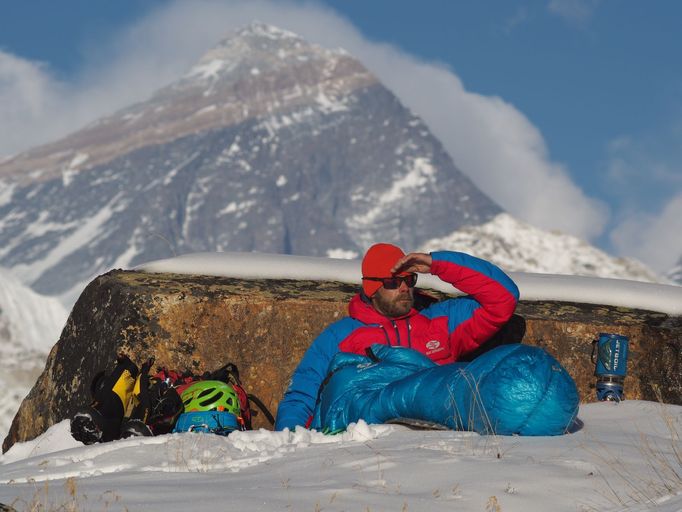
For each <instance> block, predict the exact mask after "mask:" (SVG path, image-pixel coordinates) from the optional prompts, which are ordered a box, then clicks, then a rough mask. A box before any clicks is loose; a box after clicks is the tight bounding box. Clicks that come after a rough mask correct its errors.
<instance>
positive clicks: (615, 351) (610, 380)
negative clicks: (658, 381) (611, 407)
mask: <svg viewBox="0 0 682 512" xmlns="http://www.w3.org/2000/svg"><path fill="white" fill-rule="evenodd" d="M595 356H596V357H595ZM592 362H593V363H595V369H594V374H595V376H596V377H597V400H613V401H616V402H620V401H621V400H622V399H623V383H624V381H625V374H626V372H627V363H628V338H627V337H626V336H622V335H620V334H611V333H607V332H602V333H599V337H598V338H597V339H596V340H594V341H593V342H592Z"/></svg>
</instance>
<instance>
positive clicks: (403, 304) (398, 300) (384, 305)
mask: <svg viewBox="0 0 682 512" xmlns="http://www.w3.org/2000/svg"><path fill="white" fill-rule="evenodd" d="M372 305H373V306H374V309H376V310H377V311H378V312H379V313H381V314H382V315H384V316H387V317H389V318H397V317H400V316H404V315H406V314H408V313H409V312H410V310H411V309H412V306H413V305H414V298H413V297H412V293H409V294H405V295H402V294H401V295H398V296H397V297H395V298H394V299H393V300H390V299H387V298H386V297H383V296H382V295H380V294H379V293H375V294H374V296H372Z"/></svg>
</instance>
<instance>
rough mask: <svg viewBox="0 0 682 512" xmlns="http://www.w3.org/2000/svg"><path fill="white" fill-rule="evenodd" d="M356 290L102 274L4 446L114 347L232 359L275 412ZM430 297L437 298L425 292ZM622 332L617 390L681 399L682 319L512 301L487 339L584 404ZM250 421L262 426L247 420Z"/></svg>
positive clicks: (58, 407)
mask: <svg viewBox="0 0 682 512" xmlns="http://www.w3.org/2000/svg"><path fill="white" fill-rule="evenodd" d="M356 291H357V286H355V285H351V284H347V283H340V282H330V281H301V280H285V279H261V280H249V279H236V278H227V277H207V276H189V275H181V274H168V273H147V272H141V271H120V270H117V271H112V272H109V273H107V274H104V275H102V276H100V277H98V278H96V279H95V280H94V281H93V282H91V283H90V284H89V285H88V287H87V288H86V289H85V291H84V292H83V293H82V295H81V296H80V298H79V299H78V302H77V303H76V305H75V306H74V308H73V311H72V312H71V316H70V317H69V319H68V321H67V324H66V326H65V328H64V330H63V332H62V335H61V337H60V339H59V341H58V343H57V344H56V345H55V346H54V347H53V349H52V351H51V352H50V355H49V358H48V361H47V364H46V367H45V370H44V371H43V373H42V375H41V376H40V377H39V379H38V381H37V382H36V384H35V386H34V387H33V389H32V390H31V392H30V393H29V395H28V396H27V397H26V398H25V399H24V401H23V403H22V405H21V407H20V409H19V411H18V412H17V414H16V416H15V418H14V421H13V423H12V427H11V429H10V431H9V434H8V436H7V438H6V439H5V441H4V443H3V451H6V450H7V449H9V447H10V446H12V445H13V444H14V443H15V442H19V441H25V440H29V439H32V438H34V437H36V436H38V435H40V434H41V433H42V432H44V431H45V430H46V429H47V428H48V427H50V426H51V425H53V424H54V423H56V422H59V421H61V420H63V419H65V418H69V417H71V416H72V415H73V413H74V412H75V411H76V409H77V408H79V407H81V406H83V405H86V404H88V403H89V401H90V391H89V386H90V382H91V380H92V378H93V376H94V375H95V374H96V373H97V372H98V371H100V370H102V369H105V368H110V367H111V366H112V364H113V362H114V360H115V358H116V354H117V353H119V352H125V353H127V354H128V355H129V356H130V357H131V358H132V359H133V360H134V361H136V362H137V363H138V364H140V363H142V362H143V361H145V360H146V359H148V358H149V357H150V356H153V357H154V358H155V360H156V365H157V366H166V367H169V368H174V369H178V370H184V369H188V370H192V371H194V372H203V371H205V370H212V369H216V368H219V367H220V366H222V365H224V364H225V363H227V362H233V363H235V364H236V365H237V366H238V367H239V369H240V372H241V377H242V380H243V382H244V385H245V387H246V388H247V390H248V391H249V392H250V393H253V394H255V395H256V396H258V397H259V398H260V399H261V400H262V401H263V402H264V403H265V404H266V405H267V406H268V408H270V410H271V411H273V413H274V412H275V411H276V410H277V404H278V402H279V399H280V398H281V396H282V394H283V392H284V389H285V388H286V386H287V382H288V380H289V378H290V376H291V373H292V372H293V370H294V368H295V367H296V364H297V363H298V361H299V360H300V358H301V356H302V355H303V353H304V351H305V350H306V349H307V348H308V346H309V345H310V343H311V341H312V340H313V339H314V337H315V336H316V335H317V334H318V333H319V332H321V331H322V329H324V327H325V326H326V325H328V324H329V323H330V322H332V321H334V320H336V319H338V318H340V317H342V316H344V315H345V314H346V304H347V302H348V300H349V299H350V298H351V296H352V295H353V294H354V293H356ZM435 293H436V295H442V294H439V293H437V292H435ZM600 332H615V333H620V334H624V335H626V336H629V337H630V341H631V345H630V348H631V354H630V359H629V367H628V370H629V371H628V377H627V379H626V383H625V388H626V397H627V398H630V399H636V398H637V399H647V400H656V399H658V398H660V397H662V399H663V400H664V401H666V402H670V403H676V404H682V362H681V361H682V356H681V355H680V354H681V348H682V318H680V317H671V316H669V315H666V314H662V313H654V312H649V311H640V310H633V309H628V308H618V307H611V306H595V305H588V304H573V303H559V302H521V304H519V307H518V309H517V314H516V315H515V316H514V317H513V318H512V320H511V321H510V322H509V324H508V325H507V326H506V327H505V328H504V329H503V330H502V331H501V332H500V333H499V334H498V335H497V336H496V337H495V339H494V340H492V341H491V343H489V344H488V345H489V346H492V345H496V344H502V343H509V342H523V343H528V344H532V345H539V346H541V347H544V348H546V349H547V350H548V351H549V352H550V353H552V354H553V355H554V356H555V357H557V358H558V359H559V360H560V361H561V362H562V363H563V364H564V366H565V367H566V368H567V370H568V371H569V372H570V373H571V375H572V376H573V377H574V378H575V379H576V381H577V383H578V388H579V391H580V395H581V399H582V400H583V401H592V400H594V394H595V393H594V376H593V371H594V364H593V363H592V362H591V360H590V353H591V349H592V344H591V342H592V340H593V339H594V338H595V337H596V336H597V335H598V333H600ZM254 426H255V427H267V426H268V425H267V423H266V421H265V418H264V417H263V416H262V415H260V416H257V417H256V418H255V422H254Z"/></svg>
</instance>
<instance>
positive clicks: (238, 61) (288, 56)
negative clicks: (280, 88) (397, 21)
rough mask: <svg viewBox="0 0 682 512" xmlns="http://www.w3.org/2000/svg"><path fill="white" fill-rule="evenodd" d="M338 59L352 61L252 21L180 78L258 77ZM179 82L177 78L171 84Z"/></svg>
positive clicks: (289, 34)
mask: <svg viewBox="0 0 682 512" xmlns="http://www.w3.org/2000/svg"><path fill="white" fill-rule="evenodd" d="M339 58H345V59H350V60H353V59H351V58H350V57H349V56H348V55H347V54H346V53H345V52H342V51H339V50H328V49H325V48H323V47H321V46H318V45H315V44H311V43H309V42H307V41H305V40H304V39H303V38H301V37H300V36H298V35H297V34H294V33H293V32H289V31H286V30H282V29H279V28H277V27H274V26H272V25H267V24H265V23H260V22H254V23H252V24H250V25H248V26H247V27H244V28H242V29H240V30H237V31H236V32H234V33H232V34H231V35H230V36H228V37H226V38H225V39H223V40H222V41H220V42H219V43H218V44H217V45H216V46H214V47H213V48H211V49H210V50H209V51H208V52H206V53H205V54H204V55H203V56H202V57H201V59H199V62H198V63H197V65H196V66H194V67H193V68H192V69H191V70H190V71H189V72H188V73H187V74H186V75H185V76H184V77H183V78H184V79H189V80H192V79H194V80H196V79H199V80H209V79H210V80H215V79H217V78H220V77H228V76H229V75H235V74H236V75H239V74H243V73H246V74H252V75H256V76H257V75H259V74H261V73H271V72H273V71H277V70H281V69H282V68H285V67H290V66H292V65H296V64H297V63H298V64H304V63H306V62H308V61H319V60H321V59H323V60H327V61H334V62H335V61H337V60H338V59H339ZM292 61H293V62H292ZM327 65H328V66H329V65H330V63H328V64H327ZM245 66H248V67H246V68H245V69H244V67H245ZM182 84H183V81H180V82H178V83H176V84H174V86H175V87H178V86H181V85H182Z"/></svg>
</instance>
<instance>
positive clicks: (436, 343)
mask: <svg viewBox="0 0 682 512" xmlns="http://www.w3.org/2000/svg"><path fill="white" fill-rule="evenodd" d="M426 348H428V349H429V350H437V349H438V348H440V341H438V340H431V341H429V342H427V343H426Z"/></svg>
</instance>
